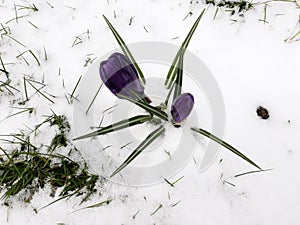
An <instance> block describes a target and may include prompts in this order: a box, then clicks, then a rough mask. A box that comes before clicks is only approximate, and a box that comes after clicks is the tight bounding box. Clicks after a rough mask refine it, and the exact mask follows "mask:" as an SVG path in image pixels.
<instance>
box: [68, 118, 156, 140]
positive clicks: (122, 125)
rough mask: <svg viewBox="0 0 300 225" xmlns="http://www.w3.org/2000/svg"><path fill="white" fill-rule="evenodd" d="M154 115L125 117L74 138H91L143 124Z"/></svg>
mask: <svg viewBox="0 0 300 225" xmlns="http://www.w3.org/2000/svg"><path fill="white" fill-rule="evenodd" d="M151 119H152V117H151V116H150V115H139V116H134V117H131V118H129V119H125V120H121V121H119V122H117V123H114V124H111V125H109V126H106V127H102V128H101V129H99V130H96V131H94V132H91V133H89V134H86V135H83V136H80V137H77V138H74V139H73V140H74V141H75V140H80V139H85V138H90V137H95V136H98V135H103V134H107V133H111V132H114V131H117V130H121V129H124V128H127V127H131V126H135V125H138V124H142V123H145V122H146V121H149V120H151Z"/></svg>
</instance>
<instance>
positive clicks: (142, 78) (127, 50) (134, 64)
mask: <svg viewBox="0 0 300 225" xmlns="http://www.w3.org/2000/svg"><path fill="white" fill-rule="evenodd" d="M103 18H104V20H105V22H106V23H107V25H108V27H109V29H110V30H111V32H112V33H113V35H114V36H115V38H116V40H117V42H118V44H119V45H120V47H121V49H122V51H123V52H124V54H125V55H126V56H127V57H128V58H129V59H130V61H131V62H132V63H133V66H134V67H135V69H136V71H137V73H138V75H139V77H140V78H141V80H142V83H143V84H145V83H146V80H145V77H144V75H143V73H142V70H141V69H140V67H139V66H138V64H137V63H136V61H135V59H134V58H133V55H132V54H131V52H130V50H129V48H128V47H127V45H126V44H125V42H124V41H123V39H122V38H121V36H120V35H119V34H118V32H117V31H116V29H115V28H114V27H113V25H112V24H111V23H110V22H109V20H108V19H107V18H106V17H105V16H104V15H103Z"/></svg>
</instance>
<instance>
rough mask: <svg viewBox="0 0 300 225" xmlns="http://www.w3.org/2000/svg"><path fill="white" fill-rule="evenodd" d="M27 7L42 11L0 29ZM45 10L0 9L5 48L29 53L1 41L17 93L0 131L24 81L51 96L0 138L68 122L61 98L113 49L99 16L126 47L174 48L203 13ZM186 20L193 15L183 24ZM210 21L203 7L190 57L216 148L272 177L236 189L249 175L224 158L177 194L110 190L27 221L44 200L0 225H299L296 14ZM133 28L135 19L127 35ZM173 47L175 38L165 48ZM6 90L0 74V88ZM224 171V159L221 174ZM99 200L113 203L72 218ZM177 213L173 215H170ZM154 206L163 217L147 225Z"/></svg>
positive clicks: (161, 8)
mask: <svg viewBox="0 0 300 225" xmlns="http://www.w3.org/2000/svg"><path fill="white" fill-rule="evenodd" d="M32 3H34V4H35V5H36V6H37V8H38V9H39V10H38V11H36V12H34V11H32V10H28V9H24V10H19V11H18V16H22V15H26V16H25V17H22V18H19V19H18V21H15V20H13V21H10V22H8V23H7V21H9V20H10V19H13V18H14V17H15V11H14V4H15V5H28V4H32ZM48 3H49V4H51V5H52V6H53V8H51V7H50V6H49V4H47V3H46V1H38V0H36V1H21V0H20V1H17V0H16V1H13V0H1V1H0V21H1V23H2V24H3V26H9V27H10V30H11V36H12V37H14V38H15V39H17V40H18V41H20V42H21V43H22V44H23V45H25V46H26V47H24V46H22V45H20V44H19V43H17V42H15V41H14V40H12V39H10V38H9V37H7V36H5V35H4V36H2V38H1V41H0V53H1V57H2V59H3V61H4V63H5V65H6V69H7V70H8V71H9V72H10V78H11V80H12V85H13V86H15V87H18V88H19V89H20V93H17V94H16V95H15V96H7V95H5V94H1V96H0V101H1V110H0V119H2V118H5V117H6V116H8V115H9V114H11V113H13V112H15V111H14V110H13V109H11V106H13V105H12V104H13V100H14V99H20V100H24V98H25V95H24V90H23V86H22V79H23V75H24V74H26V75H30V76H32V77H34V78H35V79H36V80H41V79H42V77H43V74H44V78H45V83H46V84H47V86H46V87H45V91H47V92H49V93H51V94H53V95H55V96H57V98H55V104H51V103H50V102H49V101H47V100H46V99H44V98H43V97H38V95H35V96H34V97H33V98H32V99H31V100H30V101H29V102H28V103H26V106H32V107H35V111H34V113H33V115H30V116H29V115H28V114H27V113H24V114H20V115H17V116H14V117H12V118H10V119H7V120H5V121H3V122H1V123H0V134H8V133H13V132H18V131H19V129H22V130H26V129H27V128H26V127H27V126H29V127H33V126H34V125H35V124H37V123H38V122H41V121H42V120H43V117H42V115H49V114H50V113H51V111H50V108H51V109H53V110H54V111H55V112H56V113H57V114H65V115H66V116H67V117H68V119H69V120H70V121H72V105H68V104H67V102H66V100H65V98H64V94H66V93H71V92H72V90H73V88H74V86H75V84H76V82H77V80H78V78H79V77H80V75H83V74H84V73H85V72H86V71H87V70H88V68H89V65H88V66H87V67H84V64H85V59H86V58H87V57H88V56H87V55H88V54H93V55H92V56H91V57H92V58H93V57H96V56H101V55H103V54H105V53H106V52H108V51H110V50H112V49H114V48H116V47H118V44H117V43H116V41H115V40H114V37H113V35H112V34H111V32H109V30H108V29H107V25H106V24H105V21H104V20H103V18H102V14H105V15H106V16H107V17H108V18H109V19H110V21H111V22H112V23H113V24H114V26H115V27H116V28H117V30H118V31H119V32H120V34H122V37H123V38H124V39H125V40H126V42H127V43H132V42H139V41H146V40H151V41H164V42H170V43H174V44H178V45H180V44H181V42H182V41H183V39H184V37H185V36H186V34H187V32H188V31H189V29H190V27H191V25H192V24H193V22H194V20H195V19H196V17H197V15H199V13H200V12H201V11H202V9H203V8H204V7H205V5H203V4H202V3H201V2H199V3H196V1H192V3H190V1H183V0H181V1H178V0H165V1H157V0H140V1H133V0H128V1H124V0H123V1H122V0H118V1H113V0H107V1H104V0H102V1H83V0H72V1H71V0H60V1H59V0H57V1H54V0H49V1H48ZM206 8H207V7H206ZM190 11H191V12H193V14H192V15H191V16H188V17H187V18H186V19H185V20H183V19H184V17H185V16H186V15H187V14H188V13H189V12H190ZM114 12H115V15H116V18H114ZM214 12H215V8H213V7H208V9H207V11H206V13H205V15H204V17H203V19H202V20H201V22H200V24H199V27H198V29H197V31H196V32H195V34H194V36H193V38H192V40H191V43H190V45H189V47H188V49H189V50H190V51H191V52H193V53H194V54H196V55H197V56H198V57H199V58H201V59H202V60H203V61H204V62H205V63H206V65H207V66H208V67H209V68H210V70H211V71H212V73H213V75H214V77H215V79H216V80H217V82H218V84H219V86H220V89H221V91H222V94H223V98H224V101H225V107H226V133H225V136H224V137H223V138H224V139H225V140H226V141H228V142H229V143H232V144H233V145H234V146H237V148H238V149H240V150H241V151H242V152H243V153H245V154H246V155H247V156H249V157H250V158H251V159H253V160H254V161H255V162H257V163H258V164H259V165H260V166H262V167H263V168H265V169H267V168H272V169H273V170H271V171H268V172H261V173H255V174H250V175H245V176H241V177H237V178H235V177H234V175H236V174H239V173H242V172H246V171H250V170H253V167H252V166H251V165H249V164H247V163H246V162H245V161H243V160H241V159H240V158H238V157H237V156H235V155H233V154H232V153H230V152H228V151H227V150H226V149H223V148H222V149H221V150H220V153H219V155H218V158H217V159H216V160H215V162H214V163H213V165H212V166H211V167H210V168H209V169H208V170H206V171H205V172H203V173H200V172H199V171H198V169H197V166H196V165H195V163H194V162H193V160H191V161H190V162H189V164H188V165H187V166H186V167H185V168H184V169H183V170H181V171H180V172H179V173H178V174H176V176H175V177H173V178H172V180H173V179H174V180H176V179H177V178H179V177H181V176H184V178H183V179H182V180H180V181H179V182H178V183H176V185H175V187H171V186H170V185H168V184H167V183H166V182H162V183H160V184H156V185H150V186H146V187H130V186H123V185H118V184H115V183H112V182H109V181H108V182H106V183H104V184H103V185H101V186H99V190H98V194H96V195H94V196H92V198H91V199H90V200H89V201H88V202H86V203H84V204H83V205H82V206H79V205H78V204H79V202H80V198H72V199H70V200H67V201H65V200H63V201H59V202H57V203H55V204H53V205H51V206H49V207H47V208H45V209H43V210H41V211H39V212H38V213H35V212H34V210H33V209H36V208H37V209H38V208H41V207H42V206H44V205H46V204H47V203H49V202H51V201H53V198H51V197H50V196H49V189H47V188H46V189H45V190H41V191H39V192H38V193H37V194H35V195H34V197H33V199H32V201H31V202H30V203H29V204H28V203H24V202H22V201H20V200H19V199H18V197H15V198H12V199H11V200H10V203H11V206H10V207H7V206H5V205H3V204H2V205H1V206H0V224H1V225H7V224H9V225H18V224H20V225H21V224H22V225H23V224H30V225H35V224H49V225H50V224H59V223H64V224H66V225H75V224H82V225H92V224H103V225H114V224H118V225H119V224H159V225H160V224H161V225H163V224H168V225H170V224H172V225H173V224H174V225H175V224H176V225H177V224H178V225H179V224H191V225H194V224H195V225H196V224H197V225H198V224H203V225H205V224H207V225H215V224H216V225H217V224H218V225H220V224H222V225H227V224H228V225H241V224H243V225H254V224H257V225H277V224H278V225H282V224H287V225H297V224H299V219H300V214H299V212H300V176H299V175H298V172H297V171H299V169H300V164H299V161H300V153H299V151H300V138H299V133H300V101H299V99H298V97H299V96H300V88H299V83H300V79H299V75H300V63H299V60H297V56H299V52H300V45H299V42H292V43H287V42H285V41H284V40H285V39H286V38H288V37H290V36H291V35H292V34H294V33H295V32H297V31H298V27H299V24H298V20H299V9H298V8H297V7H296V5H295V4H294V3H283V2H277V3H276V2H275V3H274V2H273V3H269V7H268V8H267V21H268V23H263V22H261V21H259V19H262V18H263V17H264V6H263V5H260V6H256V8H255V9H253V10H250V11H249V12H246V13H245V17H243V18H239V17H232V18H231V17H229V15H228V13H225V12H224V11H223V10H220V11H219V13H218V15H217V17H216V18H215V19H213V16H214ZM130 17H134V18H133V21H132V24H131V25H129V21H130ZM231 19H237V20H238V21H237V22H234V21H232V20H231ZM29 22H31V23H32V24H34V25H35V26H37V27H38V28H39V29H36V28H35V27H33V26H32V25H31V24H30V23H29ZM143 26H145V27H146V28H147V30H148V33H147V32H146V31H145V30H144V28H143ZM87 29H88V30H89V31H90V38H89V39H88V38H87V37H86V36H83V40H82V41H83V43H81V44H78V45H76V46H74V47H71V46H72V43H73V41H74V39H75V36H76V35H79V34H81V33H84V32H86V31H87ZM175 37H179V38H177V39H173V38H175ZM44 47H45V49H46V51H47V55H48V60H47V61H45V60H44V50H43V48H44ZM29 49H30V50H32V51H33V52H34V53H35V54H36V55H37V56H38V58H39V61H40V63H41V65H40V66H38V65H37V63H36V61H35V60H34V58H32V57H31V55H30V54H27V55H26V56H25V55H24V56H25V57H26V59H27V60H28V62H29V63H30V65H27V64H26V63H25V62H24V60H23V59H22V58H16V56H17V55H18V54H20V53H21V52H23V51H26V50H29ZM59 71H60V74H59ZM4 78H5V75H4V74H3V73H1V77H0V79H1V80H5V79H4ZM62 80H63V81H64V85H65V87H63V85H62V83H63V82H62ZM31 92H32V93H33V90H31ZM260 105H261V106H264V107H266V108H267V109H268V110H269V112H270V118H269V119H268V120H262V119H261V118H259V117H258V116H257V115H256V108H257V107H258V106H260ZM14 106H18V105H17V104H16V103H15V104H14ZM288 121H289V122H288ZM71 125H72V124H71ZM44 132H46V134H44V135H40V136H38V137H37V139H36V140H32V142H37V143H40V142H43V141H47V140H49V137H50V136H51V135H53V134H54V133H55V131H51V132H48V131H47V130H44ZM71 135H72V133H71ZM3 146H4V145H3ZM5 146H6V147H9V146H8V145H5ZM220 159H223V160H222V162H221V163H219V161H220ZM224 180H226V181H228V182H230V183H233V184H234V185H235V186H232V185H229V184H228V183H224V182H223V181H224ZM107 199H113V201H112V202H111V203H110V204H109V205H105V206H102V207H99V208H93V209H86V210H82V211H78V212H75V213H71V214H70V212H72V211H74V210H76V209H79V208H81V207H84V206H88V205H92V204H95V203H98V202H101V201H104V200H107ZM178 201H180V203H179V204H178V205H176V206H175V207H172V204H175V203H176V202H178ZM160 204H161V205H162V208H161V209H160V210H158V211H157V212H156V213H155V214H154V215H150V214H151V213H152V212H153V211H155V209H157V207H158V206H159V205H160ZM138 211H139V213H138V214H137V215H136V217H135V218H133V215H134V214H135V213H136V212H138Z"/></svg>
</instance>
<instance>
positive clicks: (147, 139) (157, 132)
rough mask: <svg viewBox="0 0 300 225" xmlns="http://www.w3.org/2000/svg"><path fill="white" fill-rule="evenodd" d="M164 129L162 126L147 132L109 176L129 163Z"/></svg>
mask: <svg viewBox="0 0 300 225" xmlns="http://www.w3.org/2000/svg"><path fill="white" fill-rule="evenodd" d="M164 131H165V128H164V127H163V126H160V127H159V128H158V129H156V130H155V131H153V132H152V133H151V134H149V135H148V136H147V137H146V139H145V140H144V141H143V142H142V143H141V144H140V145H139V146H138V147H137V148H136V149H135V150H134V151H133V152H132V153H131V154H130V155H129V156H128V158H127V159H126V160H125V161H124V162H123V163H122V164H121V166H119V167H118V168H117V169H116V170H115V171H114V172H113V173H112V175H111V176H110V177H113V176H115V175H116V174H117V173H119V172H120V171H121V170H123V169H124V168H125V167H126V166H127V165H128V164H129V163H131V162H132V161H133V160H134V159H135V158H136V157H137V156H138V155H139V154H140V153H141V152H142V151H143V150H144V149H145V148H146V147H148V146H149V145H150V144H151V143H152V142H153V141H154V140H155V139H157V138H158V137H160V136H161V135H162V134H163V133H164Z"/></svg>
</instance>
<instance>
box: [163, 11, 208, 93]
mask: <svg viewBox="0 0 300 225" xmlns="http://www.w3.org/2000/svg"><path fill="white" fill-rule="evenodd" d="M204 12H205V9H203V10H202V12H201V13H200V15H199V17H198V18H197V20H196V21H195V23H194V25H193V26H192V28H191V30H190V32H189V33H188V35H187V36H186V38H185V40H184V42H183V43H182V45H181V47H180V49H179V51H178V52H177V54H176V56H175V58H174V60H173V63H172V65H171V67H170V70H169V72H168V74H167V78H166V81H165V85H166V86H167V88H168V89H169V88H170V87H171V85H172V82H173V81H174V79H175V76H176V73H177V69H178V67H177V65H178V63H179V57H180V54H181V52H182V54H183V55H184V53H185V51H186V48H187V47H188V45H189V43H190V40H191V38H192V36H193V34H194V32H195V30H196V28H197V26H198V24H199V22H200V20H201V18H202V16H203V14H204Z"/></svg>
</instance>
